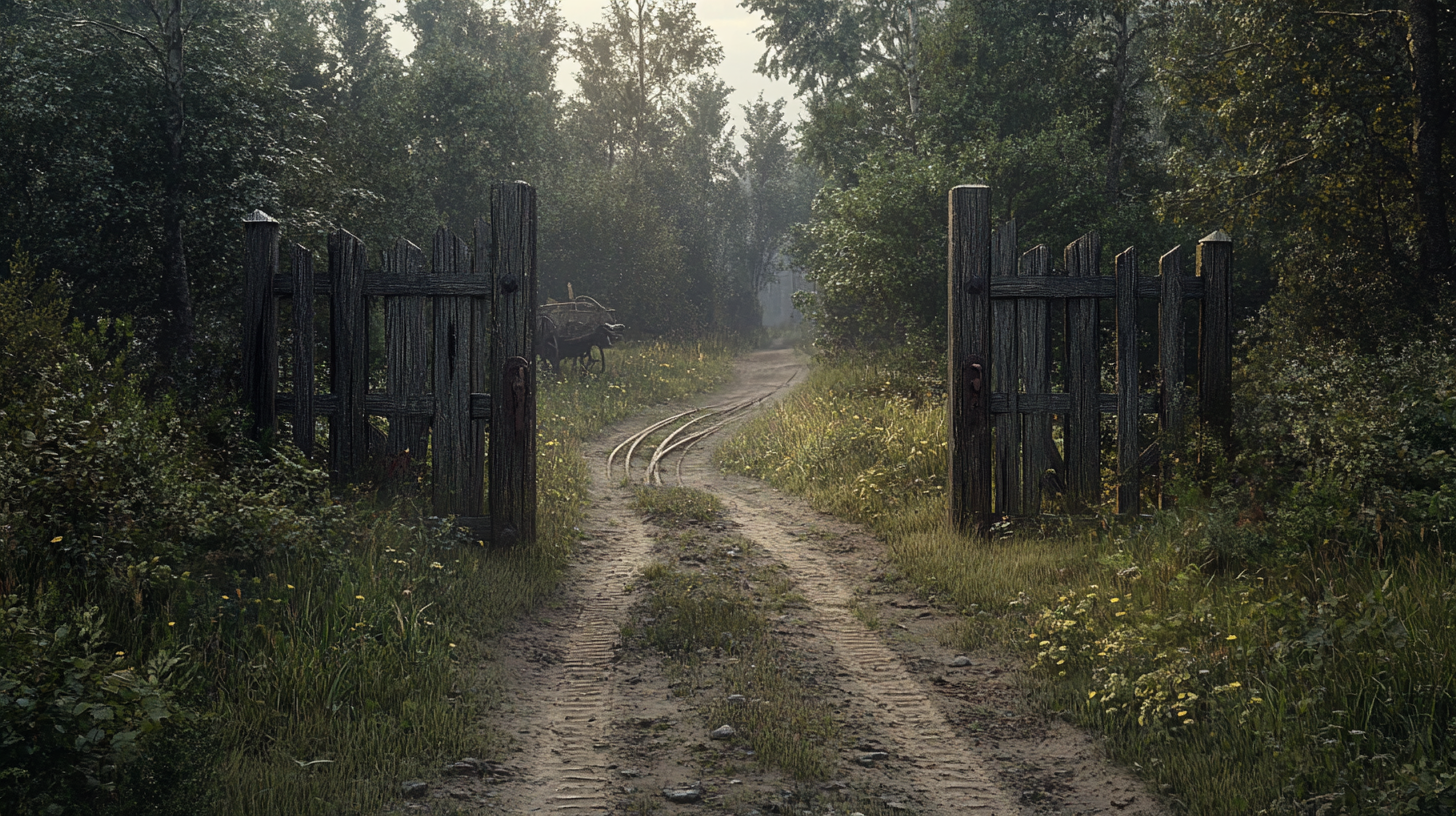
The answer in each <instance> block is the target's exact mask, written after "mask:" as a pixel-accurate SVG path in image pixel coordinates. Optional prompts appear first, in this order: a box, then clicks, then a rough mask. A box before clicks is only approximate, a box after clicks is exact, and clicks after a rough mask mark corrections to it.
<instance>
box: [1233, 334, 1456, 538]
mask: <svg viewBox="0 0 1456 816" xmlns="http://www.w3.org/2000/svg"><path fill="white" fill-rule="evenodd" d="M1235 394H1236V395H1237V397H1236V399H1237V411H1238V422H1237V424H1238V427H1239V428H1240V446H1241V453H1240V454H1239V457H1238V462H1237V467H1238V469H1239V470H1241V471H1242V472H1243V474H1244V475H1245V478H1247V479H1248V480H1249V484H1250V496H1251V498H1252V499H1253V502H1254V504H1255V505H1256V506H1257V508H1256V509H1257V512H1255V513H1253V516H1255V517H1257V516H1260V515H1267V517H1268V519H1269V522H1270V523H1271V525H1272V527H1273V531H1274V532H1275V534H1276V535H1275V536H1274V538H1276V539H1279V540H1281V541H1282V542H1283V544H1284V546H1286V547H1290V546H1292V547H1296V548H1312V549H1316V550H1324V551H1327V552H1329V551H1336V550H1339V551H1344V552H1351V553H1360V554H1376V555H1378V554H1380V553H1383V552H1385V551H1387V550H1389V549H1390V548H1392V547H1393V546H1421V545H1423V546H1426V547H1431V548H1440V547H1443V546H1444V541H1447V540H1456V539H1452V536H1453V534H1456V346H1453V345H1452V344H1451V343H1449V342H1446V343H1433V342H1413V343H1410V344H1408V345H1406V346H1403V347H1399V348H1388V349H1386V350H1384V351H1381V352H1378V353H1375V354H1367V353H1362V352H1360V351H1358V350H1357V349H1356V348H1354V347H1353V346H1352V345H1350V344H1342V343H1333V344H1325V345H1322V346H1319V347H1304V346H1301V345H1298V344H1295V343H1291V342H1288V341H1285V342H1269V341H1268V340H1266V341H1265V342H1261V343H1259V344H1258V345H1254V346H1252V347H1251V348H1250V350H1249V353H1248V356H1247V359H1246V362H1245V364H1244V366H1243V369H1242V370H1241V372H1240V382H1239V383H1238V385H1237V387H1236V389H1235Z"/></svg>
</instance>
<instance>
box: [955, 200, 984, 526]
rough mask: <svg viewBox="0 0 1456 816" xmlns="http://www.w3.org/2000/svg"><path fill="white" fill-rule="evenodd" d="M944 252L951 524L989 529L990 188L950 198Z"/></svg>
mask: <svg viewBox="0 0 1456 816" xmlns="http://www.w3.org/2000/svg"><path fill="white" fill-rule="evenodd" d="M949 209H950V212H949V215H950V247H949V252H948V259H947V266H948V284H947V286H948V289H949V292H948V296H949V308H950V312H949V315H948V320H947V323H948V325H949V332H948V333H949V337H948V340H949V347H950V348H949V354H948V355H947V361H948V368H949V370H948V371H947V373H946V387H947V390H948V391H949V392H950V406H949V410H948V412H947V421H948V423H949V425H950V428H949V432H950V433H949V437H950V453H949V456H950V473H949V479H948V484H947V485H946V487H947V492H948V493H949V495H950V507H949V512H950V522H951V524H952V525H954V526H955V527H956V528H957V529H959V530H963V531H967V532H973V533H976V534H978V535H981V536H985V535H987V534H988V533H989V532H990V528H991V376H990V375H991V369H990V356H991V188H989V187H985V186H982V185H963V186H960V187H956V188H955V189H953V190H951V191H950V202H949Z"/></svg>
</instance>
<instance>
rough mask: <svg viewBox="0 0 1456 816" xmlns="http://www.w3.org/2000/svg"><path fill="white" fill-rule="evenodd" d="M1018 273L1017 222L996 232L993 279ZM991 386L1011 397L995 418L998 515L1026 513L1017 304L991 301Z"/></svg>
mask: <svg viewBox="0 0 1456 816" xmlns="http://www.w3.org/2000/svg"><path fill="white" fill-rule="evenodd" d="M1015 275H1016V221H1015V220H1011V221H1007V222H1006V223H1004V224H1002V225H1001V228H1000V229H998V230H996V231H995V232H994V233H992V249H991V280H992V281H995V280H996V279H997V278H1007V277H1014V276H1015ZM991 319H992V321H993V324H994V325H993V328H992V330H991V389H992V390H994V391H1004V392H1006V394H1007V395H1008V398H1009V399H1010V402H1011V404H1010V406H1009V412H1008V413H1002V414H997V415H996V416H995V418H994V419H993V422H994V424H995V429H996V457H995V469H996V475H995V483H994V485H993V488H994V490H995V499H996V513H997V515H1012V516H1019V515H1021V514H1022V494H1021V472H1020V470H1021V414H1019V413H1017V411H1016V405H1015V402H1016V394H1017V391H1018V390H1019V383H1018V379H1019V378H1018V376H1017V375H1018V374H1019V373H1020V372H1019V371H1018V370H1017V365H1016V356H1017V355H1016V347H1017V337H1016V303H1015V301H1012V300H993V301H991Z"/></svg>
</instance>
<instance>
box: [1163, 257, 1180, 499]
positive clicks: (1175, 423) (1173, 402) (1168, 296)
mask: <svg viewBox="0 0 1456 816" xmlns="http://www.w3.org/2000/svg"><path fill="white" fill-rule="evenodd" d="M1158 275H1159V278H1160V283H1161V284H1162V288H1163V296H1162V299H1161V300H1159V301H1158V374H1159V376H1160V377H1161V380H1162V382H1161V385H1162V388H1161V391H1162V394H1161V395H1160V396H1161V398H1162V399H1161V401H1160V405H1159V406H1158V446H1159V448H1160V449H1161V451H1162V454H1163V455H1162V460H1163V464H1162V473H1161V476H1162V482H1163V486H1164V488H1166V487H1167V484H1168V480H1169V479H1170V478H1171V477H1172V467H1173V464H1172V461H1173V460H1172V455H1171V454H1172V452H1173V451H1175V450H1177V449H1178V448H1179V446H1180V444H1181V442H1182V438H1183V404H1184V369H1183V247H1181V246H1177V247H1173V248H1172V249H1171V250H1169V251H1168V252H1167V253H1166V254H1165V255H1163V257H1162V258H1159V259H1158ZM1171 501H1172V497H1171V496H1169V495H1168V494H1167V492H1166V490H1164V491H1163V492H1162V493H1160V495H1159V497H1158V504H1159V506H1161V507H1165V508H1166V507H1168V506H1170V504H1171Z"/></svg>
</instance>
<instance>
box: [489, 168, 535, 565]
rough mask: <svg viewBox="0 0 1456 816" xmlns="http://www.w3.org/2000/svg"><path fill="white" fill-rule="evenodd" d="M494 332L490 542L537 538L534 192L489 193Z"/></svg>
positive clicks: (512, 187) (506, 187)
mask: <svg viewBox="0 0 1456 816" xmlns="http://www.w3.org/2000/svg"><path fill="white" fill-rule="evenodd" d="M490 224H491V253H492V261H491V269H492V271H493V273H494V274H495V276H496V285H495V287H494V292H495V308H494V310H493V311H494V312H495V331H494V332H492V334H491V336H492V346H493V347H492V349H491V352H492V353H491V357H492V360H493V362H492V371H493V372H494V374H493V378H492V379H493V383H492V389H491V423H490V457H489V460H490V519H491V529H492V538H493V539H494V541H495V542H496V543H497V544H502V545H507V546H509V545H511V544H514V543H516V542H530V541H534V540H535V538H536V364H535V351H534V334H535V324H536V320H535V317H536V315H535V312H536V188H534V187H532V186H531V185H529V184H527V183H525V182H523V181H516V182H502V183H499V184H496V185H493V186H492V187H491V191H490Z"/></svg>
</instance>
